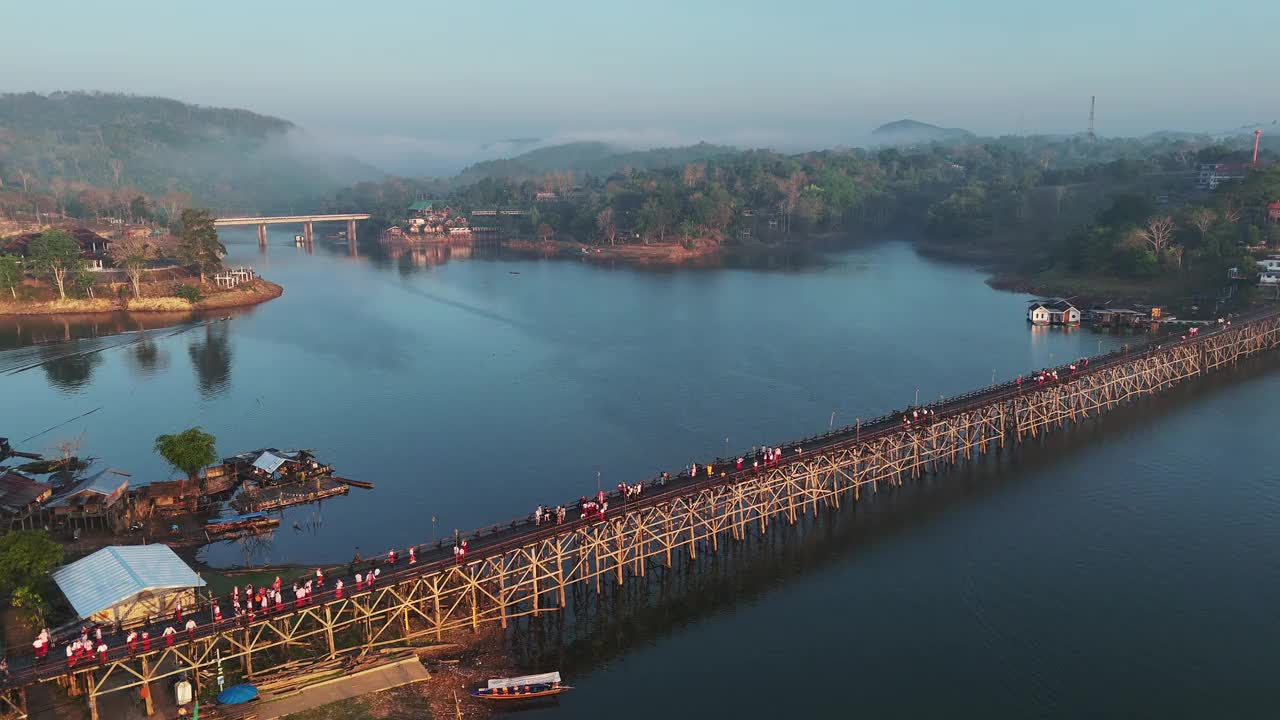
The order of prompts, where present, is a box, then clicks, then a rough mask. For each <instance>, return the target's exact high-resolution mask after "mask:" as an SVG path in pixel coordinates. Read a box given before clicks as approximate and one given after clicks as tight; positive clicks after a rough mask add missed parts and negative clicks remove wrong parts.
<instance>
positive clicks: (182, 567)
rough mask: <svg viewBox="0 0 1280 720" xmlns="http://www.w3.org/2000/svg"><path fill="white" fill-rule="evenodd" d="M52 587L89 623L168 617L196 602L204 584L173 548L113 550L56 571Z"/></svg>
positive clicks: (112, 548) (143, 547)
mask: <svg viewBox="0 0 1280 720" xmlns="http://www.w3.org/2000/svg"><path fill="white" fill-rule="evenodd" d="M53 581H54V582H55V583H57V584H58V588H59V589H61V590H62V594H63V595H66V596H67V600H68V601H70V603H71V607H73V608H75V611H76V614H77V615H79V616H80V617H81V618H82V619H84V620H94V621H97V622H117V621H119V622H122V623H124V624H126V625H128V624H131V623H132V622H133V621H135V620H136V621H141V620H143V619H145V618H146V617H147V616H153V617H154V616H159V617H163V616H165V615H167V614H169V612H170V611H171V610H172V608H173V607H174V605H176V604H177V603H178V602H181V603H183V605H186V606H188V607H189V606H190V605H192V604H193V603H194V602H195V588H198V587H204V585H205V581H204V580H203V579H201V578H200V576H199V575H197V574H196V572H195V571H194V570H192V569H191V567H190V566H188V565H187V564H186V563H185V562H183V561H182V559H181V558H179V557H178V556H177V554H175V553H174V552H173V549H172V548H170V547H169V546H168V545H113V546H111V547H106V548H103V549H101V550H99V551H97V552H95V553H93V554H92V555H90V556H88V557H86V558H82V559H80V560H77V561H75V562H73V563H71V564H70V565H64V566H62V567H60V568H58V569H57V570H54V571H53Z"/></svg>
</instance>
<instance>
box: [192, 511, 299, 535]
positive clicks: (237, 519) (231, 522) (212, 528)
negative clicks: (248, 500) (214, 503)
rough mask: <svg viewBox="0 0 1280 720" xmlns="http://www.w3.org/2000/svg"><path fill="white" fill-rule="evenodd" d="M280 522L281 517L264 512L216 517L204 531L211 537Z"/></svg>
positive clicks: (272, 525)
mask: <svg viewBox="0 0 1280 720" xmlns="http://www.w3.org/2000/svg"><path fill="white" fill-rule="evenodd" d="M279 524H280V518H273V517H268V516H267V514H266V513H264V512H255V513H248V514H247V515H235V516H233V517H227V518H215V519H213V520H210V521H209V522H207V523H205V526H204V531H205V532H206V533H208V534H209V536H210V537H213V536H215V535H222V534H225V533H231V532H240V531H245V530H266V529H268V528H273V527H276V526H277V525H279Z"/></svg>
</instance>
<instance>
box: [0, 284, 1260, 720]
mask: <svg viewBox="0 0 1280 720" xmlns="http://www.w3.org/2000/svg"><path fill="white" fill-rule="evenodd" d="M1277 345H1280V310H1277V309H1268V310H1266V311H1262V312H1259V313H1255V314H1253V315H1252V316H1249V317H1242V318H1237V319H1236V320H1235V321H1234V322H1233V323H1232V324H1224V325H1219V326H1217V327H1216V328H1214V329H1212V330H1209V331H1206V332H1202V333H1200V334H1199V335H1198V336H1194V337H1189V338H1188V339H1185V340H1179V339H1174V340H1172V341H1167V342H1163V341H1162V342H1161V344H1159V345H1151V346H1148V347H1145V348H1140V349H1135V350H1126V351H1121V352H1116V353H1111V354H1108V355H1101V356H1097V357H1093V358H1090V359H1089V362H1088V363H1087V365H1086V364H1083V363H1081V364H1080V365H1079V366H1078V367H1077V370H1076V371H1074V372H1072V371H1071V370H1070V368H1069V367H1061V368H1057V371H1058V374H1059V379H1058V380H1056V381H1049V382H1045V383H1039V382H1035V381H1028V380H1023V381H1021V382H1019V381H1012V382H1007V383H1004V384H1003V385H998V386H993V387H990V388H984V389H982V390H978V391H975V392H973V393H970V394H967V395H964V396H962V397H957V398H953V399H951V400H948V401H945V402H939V403H934V404H932V405H929V406H926V408H927V409H928V410H930V411H931V412H930V414H929V420H928V421H926V422H918V423H914V424H912V425H910V426H907V425H904V423H903V422H902V418H901V416H899V415H893V416H885V417H882V418H879V419H876V420H873V421H871V422H869V423H866V424H861V425H857V426H850V427H845V428H841V429H839V430H836V431H833V432H829V433H826V434H824V435H819V436H815V437H810V438H805V439H803V440H799V441H796V442H791V443H788V444H786V445H783V446H782V459H781V460H780V461H778V462H776V463H772V464H769V465H766V466H762V467H760V468H754V467H753V464H754V462H755V461H756V460H757V459H758V458H757V457H754V456H753V457H748V458H746V461H745V463H744V467H743V469H741V470H739V469H738V468H737V464H736V462H735V461H734V460H730V459H719V460H717V461H716V462H714V463H713V464H712V465H711V470H710V471H708V470H706V466H702V467H699V472H698V474H697V475H696V476H694V475H691V474H690V472H689V471H688V470H686V471H684V472H682V473H680V474H678V475H676V476H675V477H673V478H670V479H669V480H665V481H655V480H648V481H645V489H644V491H643V493H642V495H641V496H640V497H639V498H638V499H633V500H627V501H626V502H625V503H623V501H622V498H620V497H617V496H616V495H614V496H611V497H610V498H609V501H610V504H611V507H610V508H609V510H608V513H607V514H606V517H605V518H604V519H601V518H596V517H593V518H582V517H577V515H578V513H577V512H573V513H572V514H573V516H574V517H571V518H570V519H567V520H566V521H565V522H564V523H563V524H555V523H546V522H544V523H542V524H535V523H534V522H533V521H532V520H531V519H521V520H516V521H511V522H509V523H502V524H499V525H495V526H492V527H489V528H483V529H480V530H476V531H474V532H473V533H471V534H469V535H467V536H466V538H467V539H468V540H469V541H470V546H471V547H470V551H469V552H468V553H467V555H466V557H465V558H464V560H463V561H461V562H459V561H456V560H455V558H454V557H453V554H452V551H451V549H450V547H447V546H444V545H443V543H436V544H435V545H434V546H429V547H427V548H426V549H425V550H424V551H423V552H420V553H418V562H417V563H416V564H413V565H409V564H407V562H406V560H405V556H404V555H402V556H401V557H400V558H399V562H398V563H397V564H394V565H393V564H387V563H386V562H385V561H386V559H385V558H377V559H375V560H374V561H371V562H377V563H379V567H380V568H381V570H382V575H381V576H380V577H379V578H378V580H377V583H376V584H375V585H374V586H373V587H371V588H363V589H359V590H357V588H356V587H355V585H354V583H353V582H352V580H351V578H350V577H346V578H344V581H345V582H346V588H345V592H343V593H341V594H340V593H338V592H337V591H336V590H335V589H334V587H333V582H334V580H335V579H336V578H337V577H338V575H339V574H342V575H346V574H347V573H348V572H356V571H362V572H363V571H365V568H363V567H360V568H354V567H353V568H345V567H344V568H343V569H342V570H341V571H337V572H330V573H329V584H328V585H326V586H325V587H324V588H323V589H321V590H319V591H318V592H317V593H316V594H315V595H314V597H313V601H312V602H311V603H309V604H307V605H304V606H302V607H294V606H293V605H292V604H290V606H289V607H287V608H286V609H284V610H283V611H279V612H272V613H267V614H259V615H257V616H254V617H249V616H247V615H244V616H241V617H239V618H236V619H232V618H230V617H227V618H225V619H224V620H223V621H222V622H219V623H214V622H213V621H212V618H211V616H210V610H209V608H208V607H205V608H203V609H201V610H199V611H198V613H197V614H196V619H197V620H198V621H199V622H200V625H199V627H198V628H196V630H195V631H194V633H193V634H192V636H191V637H190V638H188V636H187V635H186V634H185V633H183V634H182V635H180V636H179V637H180V641H179V642H177V643H175V645H174V646H172V647H160V646H159V645H160V643H158V642H157V643H156V644H155V645H153V646H152V648H151V649H150V650H149V651H146V652H143V651H139V652H136V653H134V652H131V651H130V650H129V649H128V648H127V647H124V646H123V643H122V642H121V640H120V638H118V637H112V638H108V640H107V643H108V645H109V649H108V652H107V653H106V656H105V659H99V658H98V657H97V656H96V655H95V656H94V659H93V661H92V662H86V661H81V663H80V664H78V665H77V666H76V667H75V668H68V667H67V663H66V661H65V659H64V658H63V657H58V656H57V652H56V651H55V652H52V653H50V657H49V658H46V659H45V660H44V661H43V662H42V664H36V663H34V662H33V659H32V658H30V657H29V656H28V657H18V658H11V659H10V668H11V679H10V681H9V683H8V684H7V687H6V694H5V695H4V702H6V703H8V704H9V706H10V707H11V708H12V709H14V710H15V711H17V712H18V714H19V715H20V716H22V717H25V713H26V689H27V688H28V687H30V686H31V685H33V684H35V683H40V682H58V683H59V684H61V685H62V686H64V687H66V688H67V689H68V690H69V691H70V692H71V693H72V694H73V695H78V696H83V697H85V698H86V699H87V702H88V704H89V707H90V710H91V714H92V717H93V718H95V719H96V718H97V717H98V714H97V698H98V697H99V696H101V695H102V694H104V693H110V692H117V691H120V690H125V689H129V688H138V687H140V686H142V685H148V684H149V683H152V682H154V681H157V680H161V679H164V678H170V677H173V676H175V675H177V674H179V673H182V672H189V671H190V670H191V669H192V668H194V669H196V672H195V673H193V675H194V679H195V684H196V686H197V688H199V686H200V685H201V684H207V683H208V682H210V679H211V678H212V677H213V676H214V675H215V674H216V670H215V666H216V664H217V663H218V661H219V658H220V660H221V661H232V662H234V663H238V664H239V666H240V670H241V673H242V674H243V676H244V677H246V678H253V677H254V676H255V674H262V673H264V672H270V671H271V670H272V669H273V668H274V667H276V666H278V665H280V664H282V663H284V662H286V661H293V662H295V663H296V662H297V661H299V660H305V659H313V660H316V661H319V660H323V659H329V658H335V657H338V656H341V655H344V654H353V655H354V654H363V653H368V652H376V651H377V650H378V649H379V648H384V647H390V646H397V645H404V644H406V643H411V642H430V641H434V640H440V639H442V638H443V637H444V635H445V633H450V632H456V631H467V630H471V631H475V630H478V629H480V627H481V626H482V625H484V624H493V625H496V626H500V627H502V628H506V627H507V626H508V624H509V623H511V622H513V621H514V620H515V619H517V618H533V617H538V616H541V615H546V614H548V613H561V612H564V611H565V609H566V605H567V598H568V597H569V596H571V595H572V596H573V597H575V598H576V597H586V596H590V595H596V596H599V595H600V594H601V593H603V592H605V591H607V590H608V588H609V586H614V587H621V586H623V585H624V583H627V582H628V580H630V581H631V582H633V583H635V582H640V583H644V582H646V580H645V578H646V576H648V575H655V576H661V575H662V574H663V573H667V572H671V571H672V568H673V567H675V568H679V567H689V566H691V565H693V564H695V563H697V562H698V556H699V555H700V554H702V555H707V554H715V553H717V552H723V551H725V549H727V548H725V547H724V546H726V545H730V546H731V545H732V544H734V543H740V542H742V541H744V540H746V539H747V537H748V535H750V534H756V533H758V534H759V535H761V536H763V535H765V534H766V533H768V531H769V527H770V525H771V524H774V523H779V522H782V523H788V524H795V523H796V522H797V519H798V518H800V517H802V516H804V515H805V514H813V515H814V516H816V515H817V514H818V512H819V510H820V509H824V508H831V509H838V508H840V507H841V505H842V504H845V503H850V502H856V501H857V500H858V499H859V498H860V497H861V495H862V493H864V492H873V493H874V492H877V491H879V490H882V489H884V488H887V487H888V488H891V487H894V486H900V485H902V484H903V483H904V482H907V481H908V480H911V479H913V478H918V477H920V476H921V475H923V474H924V473H928V472H940V471H943V470H945V469H946V468H948V467H950V466H951V465H955V464H957V463H960V462H963V461H966V460H971V459H973V458H974V457H975V456H979V455H982V454H984V453H989V452H992V451H999V450H1001V449H1004V448H1006V447H1009V446H1016V445H1017V444H1019V443H1021V442H1023V441H1025V440H1027V439H1029V438H1037V437H1040V436H1042V435H1044V434H1046V433H1049V432H1051V431H1053V430H1056V429H1060V428H1064V427H1066V426H1069V425H1072V424H1075V423H1080V422H1085V421H1087V420H1090V419H1092V418H1095V417H1097V416H1099V415H1101V414H1103V413H1105V412H1107V411H1109V410H1112V409H1114V408H1117V407H1120V406H1123V405H1126V404H1129V403H1132V402H1135V401H1137V400H1139V399H1141V398H1144V397H1147V396H1150V395H1154V394H1156V393H1160V392H1163V391H1165V390H1168V389H1170V388H1172V387H1174V386H1176V385H1178V384H1179V383H1182V382H1184V381H1189V380H1194V379H1196V378H1198V377H1200V376H1202V375H1205V374H1208V373H1212V372H1215V371H1218V370H1222V369H1225V368H1230V367H1232V366H1234V365H1235V364H1236V363H1237V362H1239V361H1240V360H1241V359H1244V358H1248V357H1250V356H1253V355H1257V354H1260V353H1263V352H1264V351H1268V350H1271V349H1274V348H1275V347H1277ZM157 640H158V637H157ZM59 649H60V648H59ZM148 710H150V708H148Z"/></svg>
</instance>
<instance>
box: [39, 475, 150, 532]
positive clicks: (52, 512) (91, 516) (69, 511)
mask: <svg viewBox="0 0 1280 720" xmlns="http://www.w3.org/2000/svg"><path fill="white" fill-rule="evenodd" d="M128 496H129V480H128V479H127V478H124V477H122V476H121V475H119V474H118V473H117V472H116V471H114V470H111V469H106V470H100V471H98V472H97V473H94V474H93V475H89V476H87V477H84V478H80V479H79V480H76V481H75V482H73V483H71V484H70V485H68V486H67V487H65V488H63V489H62V490H59V491H58V492H57V493H56V494H55V495H54V496H53V498H52V499H51V500H49V502H47V503H46V504H45V505H44V508H43V509H42V511H41V514H42V516H43V518H44V519H46V520H52V521H53V523H54V525H55V526H57V525H61V524H63V523H65V524H66V525H67V526H69V527H73V528H76V527H78V528H84V529H86V530H87V529H90V528H94V527H97V528H103V529H108V530H113V531H119V530H121V529H122V528H123V527H124V524H125V522H124V518H125V512H126V511H127V509H128V508H127V505H128V503H127V502H125V501H126V500H127V499H128Z"/></svg>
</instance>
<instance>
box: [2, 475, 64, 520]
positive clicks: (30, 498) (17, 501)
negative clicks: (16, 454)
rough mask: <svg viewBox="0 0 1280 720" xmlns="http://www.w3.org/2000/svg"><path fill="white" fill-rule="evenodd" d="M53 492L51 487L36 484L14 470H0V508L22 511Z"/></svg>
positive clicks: (40, 483)
mask: <svg viewBox="0 0 1280 720" xmlns="http://www.w3.org/2000/svg"><path fill="white" fill-rule="evenodd" d="M52 492H53V486H51V485H46V484H45V483H42V482H37V481H35V480H32V479H31V478H29V477H27V476H26V475H23V474H22V473H20V472H17V471H16V470H3V469H0V508H3V509H4V510H7V511H15V510H22V509H24V508H26V507H27V506H29V505H31V503H33V502H35V501H37V500H39V499H40V498H42V497H45V496H46V494H48V493H52Z"/></svg>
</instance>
